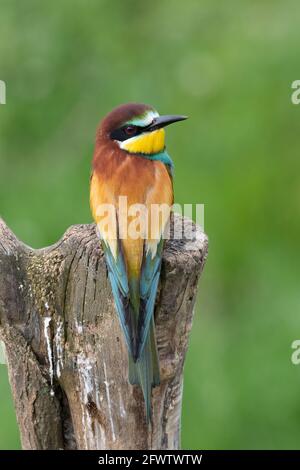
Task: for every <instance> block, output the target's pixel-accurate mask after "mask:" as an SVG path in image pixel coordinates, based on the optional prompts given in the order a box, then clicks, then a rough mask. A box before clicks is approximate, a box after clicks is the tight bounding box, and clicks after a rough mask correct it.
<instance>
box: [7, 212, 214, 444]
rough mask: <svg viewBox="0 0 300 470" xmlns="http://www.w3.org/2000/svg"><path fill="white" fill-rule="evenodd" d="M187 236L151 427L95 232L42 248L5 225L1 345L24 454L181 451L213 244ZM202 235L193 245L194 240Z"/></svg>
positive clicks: (167, 289) (176, 272)
mask: <svg viewBox="0 0 300 470" xmlns="http://www.w3.org/2000/svg"><path fill="white" fill-rule="evenodd" d="M174 220H175V224H177V225H181V224H182V221H183V220H184V222H185V233H186V236H185V237H184V238H182V239H181V240H169V241H168V242H167V243H166V247H165V250H164V255H163V265H162V274H161V282H160V288H159V292H158V296H157V303H156V310H155V322H156V332H157V342H158V348H159V357H160V368H161V379H162V383H161V385H160V386H159V387H156V388H155V389H154V390H153V399H152V406H153V424H152V426H149V427H148V426H147V425H146V422H145V417H144V403H143V398H142V393H141V391H140V389H139V388H138V387H137V386H131V385H130V384H129V383H128V375H127V366H128V365H127V352H126V346H125V344H124V340H123V335H122V332H121V329H120V326H119V323H118V319H117V315H116V312H115V308H114V303H113V299H112V294H111V289H110V284H109V280H108V277H107V270H106V264H105V260H104V257H103V253H102V250H101V248H100V243H99V240H98V238H97V236H96V232H95V226H94V225H78V226H74V227H71V228H70V229H69V230H68V231H67V232H66V233H65V235H64V236H63V238H62V239H61V240H60V241H59V242H58V243H57V244H56V245H53V246H51V247H49V248H45V249H42V250H33V249H31V248H29V247H27V246H25V245H23V244H22V243H20V242H19V241H18V240H17V238H16V237H15V236H14V235H13V234H12V232H11V231H10V230H9V229H8V228H7V226H6V225H5V223H4V222H3V221H2V220H1V219H0V338H1V339H2V340H3V341H4V343H5V346H6V354H7V361H8V369H9V378H10V384H11V388H12V393H13V398H14V403H15V409H16V413H17V419H18V424H19V428H20V433H21V441H22V446H23V448H24V449H72V448H73V449H177V448H178V447H179V445H180V415H181V399H182V383H183V364H184V359H185V354H186V350H187V346H188V337H189V333H190V329H191V326H192V319H193V307H194V303H195V297H196V290H197V283H198V277H199V275H200V273H201V271H202V269H203V266H204V262H205V258H206V255H207V238H206V236H205V235H204V233H203V232H201V231H200V229H199V228H196V226H195V225H194V224H193V223H192V222H191V221H189V220H188V219H182V218H181V217H179V216H175V217H174ZM192 232H193V235H194V237H193V239H190V238H192V237H191V233H192Z"/></svg>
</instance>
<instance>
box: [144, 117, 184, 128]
mask: <svg viewBox="0 0 300 470" xmlns="http://www.w3.org/2000/svg"><path fill="white" fill-rule="evenodd" d="M185 119H187V116H180V115H177V114H168V115H166V116H158V117H156V118H154V119H153V121H152V123H151V124H150V125H149V126H148V127H147V128H146V129H145V130H147V131H155V130H156V129H160V128H161V127H166V126H169V125H170V124H173V122H178V121H184V120H185Z"/></svg>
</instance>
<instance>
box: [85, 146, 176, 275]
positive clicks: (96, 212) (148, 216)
mask: <svg viewBox="0 0 300 470" xmlns="http://www.w3.org/2000/svg"><path fill="white" fill-rule="evenodd" d="M109 168H110V169H111V171H108V169H109ZM90 202H91V209H92V213H93V217H94V220H95V222H96V223H97V225H98V228H99V231H100V233H101V236H102V237H103V238H104V239H105V240H106V241H107V242H108V243H109V245H110V247H111V249H112V251H113V253H114V254H115V255H116V256H117V246H118V243H117V239H120V238H121V244H122V248H123V251H124V255H125V258H126V261H127V265H128V269H129V271H130V272H131V274H132V275H137V276H138V275H139V272H140V268H141V262H142V258H143V251H144V244H146V246H147V247H148V249H150V250H151V251H152V252H153V253H154V254H155V249H156V246H157V244H158V242H159V240H160V238H161V234H162V231H163V230H164V227H165V225H166V224H167V221H168V219H169V215H170V210H171V205H172V204H173V187H172V180H171V177H170V175H169V172H168V170H167V168H166V166H165V165H164V164H163V163H162V162H160V161H151V160H147V159H144V158H143V157H140V156H131V155H128V156H125V157H124V158H123V160H121V161H120V163H119V164H118V165H115V166H113V165H111V166H110V167H108V168H106V169H104V170H103V171H99V169H98V171H97V170H96V171H94V173H93V175H92V179H91V193H90ZM109 206H112V208H113V209H112V212H115V214H114V215H111V216H110V217H108V212H107V210H108V208H109ZM160 207H163V210H162V211H160ZM105 209H107V210H105ZM108 219H109V220H108Z"/></svg>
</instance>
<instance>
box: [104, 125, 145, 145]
mask: <svg viewBox="0 0 300 470" xmlns="http://www.w3.org/2000/svg"><path fill="white" fill-rule="evenodd" d="M127 127H130V128H131V127H132V128H134V130H133V132H132V133H130V135H129V134H127V133H126V128H127ZM143 131H144V129H143V127H138V126H130V125H129V124H128V125H127V126H122V127H120V128H119V129H116V130H114V131H112V132H111V134H110V138H111V139H112V140H119V141H120V142H123V141H124V140H127V139H131V137H135V136H136V135H139V134H141V133H142V132H143Z"/></svg>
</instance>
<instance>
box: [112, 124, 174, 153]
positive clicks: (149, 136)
mask: <svg viewBox="0 0 300 470" xmlns="http://www.w3.org/2000/svg"><path fill="white" fill-rule="evenodd" d="M120 147H121V148H122V149H124V150H127V152H130V153H144V154H146V155H151V154H154V153H159V152H162V151H163V150H164V148H165V131H164V129H157V130H156V131H152V132H145V133H144V134H140V135H137V136H136V137H132V138H131V139H127V140H125V141H124V142H122V143H121V145H120Z"/></svg>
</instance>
